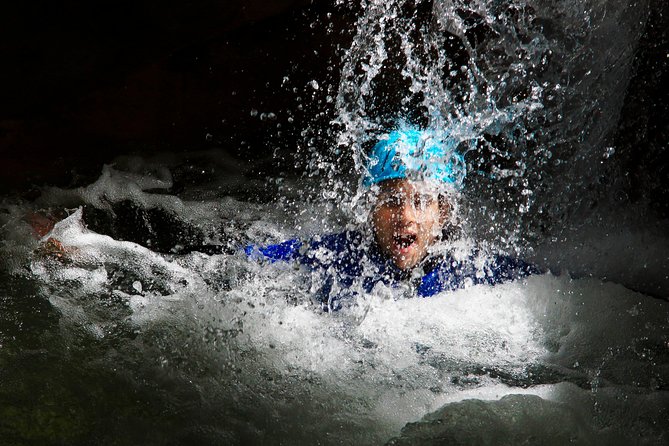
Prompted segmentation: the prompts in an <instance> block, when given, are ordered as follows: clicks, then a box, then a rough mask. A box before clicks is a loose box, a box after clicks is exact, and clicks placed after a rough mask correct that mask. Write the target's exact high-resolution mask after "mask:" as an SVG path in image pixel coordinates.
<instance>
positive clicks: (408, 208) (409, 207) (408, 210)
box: [400, 200, 416, 223]
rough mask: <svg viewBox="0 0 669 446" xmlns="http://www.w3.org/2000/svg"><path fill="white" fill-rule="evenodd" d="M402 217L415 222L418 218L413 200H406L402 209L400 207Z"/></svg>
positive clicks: (406, 220) (405, 220)
mask: <svg viewBox="0 0 669 446" xmlns="http://www.w3.org/2000/svg"><path fill="white" fill-rule="evenodd" d="M400 217H401V218H402V220H403V221H404V222H405V223H406V222H413V221H415V220H416V208H415V207H414V205H413V203H412V201H411V200H404V203H403V204H402V209H400Z"/></svg>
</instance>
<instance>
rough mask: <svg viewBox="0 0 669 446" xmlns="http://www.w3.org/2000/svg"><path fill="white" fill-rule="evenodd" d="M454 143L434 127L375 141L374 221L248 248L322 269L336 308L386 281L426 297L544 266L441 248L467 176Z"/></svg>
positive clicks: (370, 183)
mask: <svg viewBox="0 0 669 446" xmlns="http://www.w3.org/2000/svg"><path fill="white" fill-rule="evenodd" d="M455 145H456V144H455V141H454V140H452V139H450V138H448V137H446V138H440V137H439V136H438V135H437V134H436V132H432V131H426V130H419V129H416V128H409V129H403V130H396V131H393V132H391V133H390V134H389V135H387V136H386V137H384V138H382V139H381V140H380V141H379V142H378V143H377V144H376V145H375V146H374V148H373V150H372V153H371V154H370V156H369V159H368V162H367V166H366V171H365V174H364V178H363V186H364V187H365V188H367V189H368V192H367V193H368V194H370V196H371V201H372V203H373V204H372V209H371V211H370V218H369V225H368V227H367V228H363V229H362V230H361V231H346V232H343V233H340V234H334V235H328V236H324V237H317V238H315V239H314V240H312V241H311V242H309V243H307V244H305V243H302V242H300V241H298V240H290V241H287V242H284V243H281V244H278V245H271V246H268V247H265V248H257V247H255V246H253V245H251V246H247V247H246V249H245V251H246V253H247V254H248V255H250V256H257V257H261V258H266V259H269V260H270V261H277V260H295V261H299V262H300V263H302V264H304V265H306V266H307V267H309V268H310V269H312V270H313V271H316V272H318V273H320V278H321V279H322V289H321V291H320V293H321V299H322V302H323V304H324V309H326V310H330V311H331V310H336V309H338V308H340V307H341V305H342V303H343V302H344V301H347V300H348V301H350V300H349V299H347V298H354V297H355V295H356V294H357V293H359V292H370V291H372V289H373V288H374V287H375V286H377V284H380V283H382V284H384V285H386V286H390V287H399V286H403V287H404V288H405V289H406V288H408V289H409V290H412V293H415V294H416V295H418V296H423V297H427V296H432V295H434V294H437V293H439V292H441V291H446V290H454V289H458V288H463V287H465V286H466V285H467V284H484V283H485V284H491V285H492V284H497V283H501V282H504V281H508V280H513V279H516V278H521V277H525V276H527V275H529V274H533V273H538V272H539V271H538V269H537V268H536V267H534V266H532V265H529V264H526V263H525V262H522V261H520V260H516V259H512V258H510V257H504V256H494V257H493V258H492V259H490V260H488V261H484V262H481V263H480V264H478V263H477V262H474V256H473V255H470V256H469V257H467V258H466V259H465V260H456V259H455V258H454V257H453V256H452V255H451V254H449V253H444V252H443V249H438V248H443V247H444V246H443V245H444V244H445V243H447V242H448V240H446V239H445V238H446V237H447V236H445V233H446V231H444V226H445V225H446V223H447V222H449V220H450V219H451V217H452V216H451V208H452V206H451V205H452V203H453V198H452V197H453V196H454V195H455V194H457V193H458V189H459V188H460V187H461V185H462V182H463V180H464V176H465V164H464V159H463V158H462V156H461V155H459V154H458V153H457V152H456V151H455ZM439 251H441V252H442V253H439Z"/></svg>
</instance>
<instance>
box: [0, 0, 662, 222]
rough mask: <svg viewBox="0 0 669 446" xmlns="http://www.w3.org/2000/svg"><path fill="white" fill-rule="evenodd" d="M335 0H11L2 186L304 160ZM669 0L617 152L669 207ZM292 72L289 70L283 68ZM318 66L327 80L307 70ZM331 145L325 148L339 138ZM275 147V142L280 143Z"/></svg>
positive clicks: (0, 102)
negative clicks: (212, 159)
mask: <svg viewBox="0 0 669 446" xmlns="http://www.w3.org/2000/svg"><path fill="white" fill-rule="evenodd" d="M331 3H333V2H330V1H307V0H264V1H263V0H246V1H243V0H226V1H220V0H218V1H211V0H204V1H199V2H192V3H191V2H184V1H174V0H168V1H161V2H158V1H155V0H135V1H129V0H118V1H110V0H100V1H96V2H92V3H91V2H83V1H80V0H69V1H63V2H58V3H55V2H47V1H26V2H13V3H12V4H9V5H5V6H3V7H2V10H1V12H0V60H1V61H2V70H0V160H1V161H2V162H1V163H0V193H8V192H19V193H25V191H29V190H31V189H34V188H35V187H38V186H40V185H43V184H55V185H61V186H72V185H75V184H84V183H86V182H87V181H92V180H94V179H95V178H97V176H98V175H99V172H100V168H101V165H102V163H105V162H110V161H111V160H113V158H114V157H115V156H117V155H120V154H128V153H139V154H143V155H149V154H152V153H156V152H165V151H169V152H181V151H195V150H201V149H207V148H213V147H222V148H223V149H224V150H226V151H227V152H229V153H230V154H231V155H232V156H234V157H236V158H237V159H239V160H242V161H244V162H247V163H248V165H253V166H254V167H253V169H252V171H251V172H250V173H249V175H256V176H258V177H262V176H264V175H266V174H267V173H268V172H270V173H276V172H284V171H291V170H292V171H298V170H299V168H300V166H299V163H298V164H297V166H296V163H295V159H294V158H292V155H293V154H294V152H295V149H296V147H297V146H298V143H299V142H300V141H301V140H303V139H304V136H303V135H301V132H302V131H303V130H304V129H305V128H309V129H310V131H311V132H315V130H314V129H316V133H317V129H318V128H319V127H321V128H322V127H325V126H327V122H328V121H329V118H331V115H332V113H333V110H332V107H331V106H328V105H326V104H325V102H324V97H325V96H326V95H327V94H328V93H336V91H335V92H333V91H330V92H328V91H327V87H328V86H330V87H335V88H336V85H337V81H338V79H337V76H338V72H339V66H338V64H339V61H340V59H341V53H342V51H343V50H345V49H346V48H347V47H348V44H349V41H350V37H351V33H352V31H353V23H354V19H355V17H354V16H353V14H354V13H353V12H351V11H349V10H346V9H344V8H335V7H334V6H332V4H331ZM668 5H669V2H666V1H664V0H654V1H652V8H651V12H652V13H651V15H650V16H649V21H648V25H647V27H646V33H645V35H644V37H643V39H642V41H641V45H640V47H639V49H638V51H637V54H636V60H635V71H634V77H633V79H632V80H631V81H630V83H629V87H628V91H627V94H626V101H625V106H624V109H623V113H622V117H621V122H620V125H619V127H618V128H619V131H618V134H617V135H614V143H615V144H614V145H615V147H616V157H617V159H618V161H619V162H620V163H621V164H622V165H623V167H624V169H623V171H624V172H625V174H626V175H628V176H629V178H630V181H629V190H628V191H627V192H628V194H629V196H630V197H631V199H632V200H640V199H647V200H650V205H651V207H652V209H653V211H654V212H657V213H659V214H660V215H662V216H667V215H669V184H668V183H669V181H668V178H669V162H667V160H666V158H667V141H669V125H668V122H669V106H668V104H669V100H668V99H669V95H668V94H667V91H668V90H669V88H667V87H666V85H669V75H668V74H667V73H668V72H669V70H668V69H667V68H668V66H669V57H667V56H668V55H669V48H668V46H667V28H668V26H667V25H668V24H669V6H668ZM284 77H287V78H288V79H287V80H284ZM312 80H316V81H317V82H318V83H319V85H320V89H319V90H313V89H312V88H310V87H309V86H308V83H309V82H310V81H312ZM322 146H323V147H322V149H321V150H328V147H327V144H323V145H322ZM277 153H278V155H279V156H278V157H277V156H273V155H275V154H277Z"/></svg>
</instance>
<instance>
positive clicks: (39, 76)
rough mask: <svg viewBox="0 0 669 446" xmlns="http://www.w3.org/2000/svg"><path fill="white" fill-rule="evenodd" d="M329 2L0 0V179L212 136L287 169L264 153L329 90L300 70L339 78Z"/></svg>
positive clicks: (88, 175)
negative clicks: (7, 0)
mask: <svg viewBox="0 0 669 446" xmlns="http://www.w3.org/2000/svg"><path fill="white" fill-rule="evenodd" d="M330 3H331V2H310V1H305V0H250V1H249V0H225V1H220V0H217V1H210V0H205V1H199V2H193V3H191V2H183V1H167V2H165V1H161V2H158V1H151V0H139V1H137V0H132V1H130V0H120V1H118V0H117V1H109V0H101V1H96V2H92V3H91V2H83V1H78V0H70V1H65V2H57V3H56V2H47V1H28V2H23V3H20V2H14V3H13V4H11V5H9V6H3V8H2V11H1V12H0V58H1V59H0V60H2V67H3V69H2V70H0V154H1V158H0V159H1V160H2V163H1V164H0V188H1V189H0V190H1V191H2V192H8V191H19V192H20V191H25V190H28V189H30V188H31V187H35V186H39V185H42V184H57V185H62V186H68V185H73V184H75V183H82V182H86V181H88V180H93V179H95V178H96V177H97V176H98V175H99V172H100V168H101V165H102V163H105V162H107V163H108V162H110V161H111V160H112V159H113V158H114V157H115V156H117V155H120V154H127V153H140V154H144V155H149V154H152V153H156V152H162V151H170V152H181V151H195V150H201V149H207V148H212V147H222V148H223V149H224V150H226V151H228V152H229V153H230V154H231V155H232V156H234V157H236V158H238V159H240V160H243V161H249V162H252V163H249V164H254V165H256V166H259V167H256V168H255V174H256V175H262V174H263V172H262V169H274V170H277V169H284V168H286V169H290V168H293V169H294V167H293V166H292V164H294V163H291V162H290V161H288V162H285V163H283V164H279V165H276V162H272V158H273V157H272V154H273V153H274V151H275V149H277V148H278V149H280V150H279V152H280V154H284V153H287V154H288V156H289V155H290V151H291V150H294V147H295V141H296V140H297V139H298V138H299V134H300V132H301V131H302V130H303V128H304V127H306V126H309V125H314V124H315V123H317V122H318V120H319V119H321V120H322V119H325V116H321V117H320V118H319V117H317V116H315V115H316V114H318V113H319V111H318V110H317V109H318V108H319V105H320V104H321V102H322V97H324V96H325V95H326V93H327V92H326V91H325V89H324V88H322V87H320V88H319V90H314V89H313V88H309V87H307V83H308V82H310V81H312V80H317V82H319V84H320V85H321V86H323V85H325V84H328V83H329V84H330V85H332V84H333V83H334V82H336V79H334V77H335V76H336V75H337V70H336V68H337V67H336V66H333V61H338V60H339V56H338V55H337V53H336V51H337V48H339V44H340V42H342V41H346V39H347V38H348V37H347V32H349V24H350V23H349V22H350V19H349V18H347V17H345V13H343V12H342V11H339V12H336V13H335V14H332V11H331V9H332V6H331V5H330ZM328 13H330V16H329V17H328ZM284 77H287V78H288V79H284ZM335 86H336V84H335ZM263 161H264V165H263ZM252 174H253V173H252Z"/></svg>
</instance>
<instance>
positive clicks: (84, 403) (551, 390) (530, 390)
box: [0, 0, 669, 445]
mask: <svg viewBox="0 0 669 446" xmlns="http://www.w3.org/2000/svg"><path fill="white" fill-rule="evenodd" d="M502 3H504V4H502ZM638 4H639V5H641V7H639V8H636V9H634V8H631V7H629V6H621V5H619V4H618V3H617V2H612V1H610V2H606V1H603V0H602V1H596V0H592V1H588V2H580V1H579V2H576V1H572V2H569V1H563V2H544V1H540V0H537V1H534V2H531V1H529V0H528V1H527V2H496V1H480V2H464V1H462V2H460V1H453V2H416V4H414V3H412V2H402V1H392V2H377V1H368V2H363V3H362V4H361V5H358V6H356V7H355V8H353V9H354V10H355V12H356V13H357V14H358V20H357V22H356V24H355V29H353V30H351V35H352V42H351V46H350V48H347V49H346V51H343V52H342V54H343V59H342V60H341V64H340V65H341V73H340V78H339V80H338V81H337V82H333V83H332V84H331V85H329V86H323V83H322V85H321V86H320V87H319V86H318V84H316V83H315V84H312V85H311V86H307V87H305V88H311V89H312V90H316V89H320V90H325V92H326V93H327V95H328V96H327V97H328V103H329V104H332V106H333V107H334V108H335V113H334V116H335V118H334V119H333V120H332V122H331V124H332V130H331V131H330V132H329V133H328V135H327V138H325V139H327V140H328V141H330V142H331V143H333V147H336V148H333V149H332V150H324V149H322V148H321V149H319V150H315V151H312V150H302V156H304V157H305V160H306V161H305V165H306V168H307V170H308V175H305V176H303V177H301V178H278V176H277V177H276V178H271V179H270V180H269V181H266V182H261V181H255V180H254V181H251V180H249V179H248V178H247V177H245V176H244V174H243V173H244V170H245V169H246V168H247V167H245V166H240V165H238V164H235V161H233V160H230V159H228V158H227V157H226V156H225V151H224V150H221V151H216V150H212V151H207V152H199V153H190V154H187V155H162V156H158V157H156V158H148V157H145V158H139V157H121V158H119V159H116V160H110V165H108V166H105V167H104V168H103V169H102V173H101V175H100V177H99V178H98V179H97V180H95V181H94V182H92V183H91V184H89V185H85V186H81V187H77V188H69V189H68V188H55V187H45V188H43V189H42V190H41V193H40V196H39V197H38V198H35V199H33V200H27V199H19V198H12V197H6V198H4V199H3V201H2V203H1V204H0V230H1V231H2V242H1V245H0V257H1V258H2V261H1V262H0V444H8V445H13V444H17V445H18V444H21V445H23V444H75V445H78V444H81V445H84V444H99V445H138V444H142V445H179V444H212V445H213V444H387V443H389V444H426V445H427V444H556V445H557V444H560V445H562V444H572V443H573V444H584V445H589V444H620V445H627V444H648V445H660V444H666V443H667V442H668V441H669V424H668V420H669V389H668V386H669V302H668V301H667V300H666V299H667V297H669V286H668V284H669V277H668V276H667V273H666V271H667V270H669V269H667V268H669V256H667V252H669V243H668V242H667V238H666V234H665V231H666V227H667V221H666V220H662V219H659V218H655V219H653V218H650V217H649V216H648V214H647V213H646V210H645V208H644V207H643V204H636V205H632V204H629V203H626V204H625V205H624V206H620V201H619V200H618V201H616V199H613V198H612V199H608V198H607V197H609V196H610V195H611V194H610V193H609V192H610V190H616V188H621V189H623V188H624V184H621V183H620V182H622V181H623V180H622V179H621V180H620V181H618V182H617V181H612V182H611V183H608V184H606V185H602V182H601V181H599V179H600V178H601V177H603V176H606V177H612V178H618V176H619V174H620V172H619V169H620V168H621V167H620V166H619V165H616V164H615V163H614V162H613V161H611V162H609V158H610V157H611V155H612V153H613V152H612V151H611V150H610V148H609V147H608V146H607V144H606V143H607V140H606V135H607V134H609V133H610V132H611V131H612V129H613V128H614V127H615V125H616V122H617V121H616V119H617V117H618V113H619V111H620V107H621V106H622V105H621V103H622V93H621V91H620V90H616V89H615V88H613V87H615V86H616V85H621V84H624V83H625V82H626V80H628V79H629V70H630V64H631V60H632V55H633V49H634V46H635V45H636V42H637V40H638V38H639V35H640V31H639V29H637V28H638V27H640V26H641V25H642V23H641V22H643V20H645V19H644V17H646V16H645V15H644V13H643V11H646V10H647V9H644V8H647V5H646V3H643V2H640V3H638ZM339 7H341V8H346V7H347V6H346V5H344V4H343V3H342V5H339ZM639 11H641V12H639ZM584 18H586V19H588V20H584ZM640 23H641V24H640ZM614 27H615V29H616V34H615V36H614V37H612V38H608V39H607V38H606V36H610V35H611V34H610V33H611V30H612V29H614ZM451 39H452V40H456V41H458V42H460V43H459V44H458V45H455V44H454V43H449V41H450V40H451ZM453 54H458V55H459V56H458V57H452V55H453ZM614 62H615V63H614ZM397 79H400V80H402V82H399V84H397V85H396V84H394V83H393V82H395V81H396V80H397ZM389 80H393V82H390V85H384V83H385V82H386V81H389ZM314 82H315V81H314ZM396 87H397V88H396ZM399 87H401V88H399ZM320 90H319V91H320ZM397 91H404V92H405V93H406V94H404V93H397V94H395V93H396V92H397ZM324 94H325V93H324ZM603 107H607V108H608V109H609V110H611V112H610V113H608V114H607V113H603V114H602V113H601V110H602V108H603ZM597 110H599V112H597V113H600V114H599V115H598V114H597V113H595V112H596V111H597ZM398 116H402V117H403V118H404V119H406V120H407V121H416V122H419V123H422V124H424V125H429V126H432V127H438V128H448V129H450V130H449V131H450V132H451V134H452V135H455V136H456V137H458V138H460V139H461V141H462V144H461V148H464V150H465V151H466V154H465V159H466V160H467V162H468V167H469V171H470V175H469V176H468V178H467V180H466V182H465V191H464V192H463V196H462V197H460V206H459V207H458V210H457V211H458V214H459V221H460V224H461V228H460V229H461V231H460V232H461V236H460V238H459V239H458V243H459V244H467V243H470V242H471V240H477V243H483V244H485V245H486V246H490V247H491V249H493V248H494V249H496V250H503V251H505V252H509V253H512V254H514V255H518V256H522V257H523V258H525V259H527V260H529V261H532V262H535V263H537V264H538V265H540V266H541V267H542V268H544V269H545V270H546V273H544V274H541V275H535V276H531V277H529V278H526V279H523V280H519V281H515V282H510V283H506V284H502V285H498V286H495V287H491V286H487V285H476V286H468V287H465V288H464V289H460V290H457V291H454V292H444V293H440V294H438V295H436V296H433V297H431V298H417V297H412V296H410V295H409V296H407V293H406V292H404V291H403V290H401V289H395V288H386V287H383V286H377V287H376V288H374V290H373V291H372V292H371V293H367V294H362V295H360V296H359V297H358V298H357V300H356V301H355V304H354V305H351V306H349V307H347V308H345V309H343V310H341V311H336V312H324V311H323V310H322V309H321V306H320V305H318V304H317V300H316V299H317V298H316V296H315V293H314V288H315V286H316V285H315V284H314V283H313V281H314V277H312V276H311V273H310V272H309V271H308V270H306V269H304V268H300V267H299V266H297V265H294V264H292V263H283V262H276V263H268V262H265V261H262V260H258V259H249V258H248V257H247V256H246V255H245V254H244V253H243V252H242V251H241V250H240V249H239V247H240V246H243V244H244V243H249V242H251V243H257V244H261V245H262V244H268V243H273V242H279V241H283V240H287V239H291V238H294V237H299V238H302V239H305V240H306V239H309V238H310V237H313V236H315V235H319V234H324V233H332V232H337V231H341V230H343V229H345V228H348V227H353V226H360V225H364V224H365V217H364V215H365V214H364V212H363V211H364V204H361V202H364V200H361V192H360V189H359V186H358V180H357V178H358V176H359V173H360V171H361V166H362V164H363V161H364V153H365V149H366V148H367V147H368V143H369V141H371V140H373V139H374V138H375V137H377V136H378V135H379V134H382V133H383V129H384V128H387V125H388V122H389V121H392V120H393V119H395V120H397V119H398V118H397V117H398ZM318 135H319V128H318V126H317V124H316V121H314V123H313V124H310V125H307V126H306V127H305V132H304V134H303V136H304V138H305V140H304V141H305V142H304V145H303V146H302V147H303V148H304V147H307V148H309V147H311V145H317V144H318V142H319V139H318ZM333 141H334V142H333ZM340 158H342V159H343V158H346V160H347V161H342V162H341V163H340V162H339V161H338V160H339V159H340ZM342 165H344V167H345V168H344V167H342ZM500 185H503V187H498V186H500ZM604 189H606V190H604ZM593 202H597V204H596V206H595V205H594V204H593ZM191 245H192V246H191ZM203 245H206V246H221V245H226V246H228V249H226V250H224V251H225V252H224V253H203V252H200V251H202V250H194V249H192V247H193V246H203Z"/></svg>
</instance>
